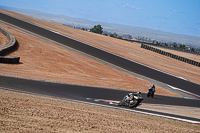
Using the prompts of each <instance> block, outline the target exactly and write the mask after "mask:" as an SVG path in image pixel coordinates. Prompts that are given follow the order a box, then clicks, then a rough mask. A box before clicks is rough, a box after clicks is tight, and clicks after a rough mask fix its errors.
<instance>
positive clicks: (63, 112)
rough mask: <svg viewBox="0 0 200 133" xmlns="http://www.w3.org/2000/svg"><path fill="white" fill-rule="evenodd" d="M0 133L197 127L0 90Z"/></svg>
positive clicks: (175, 131)
mask: <svg viewBox="0 0 200 133" xmlns="http://www.w3.org/2000/svg"><path fill="white" fill-rule="evenodd" d="M0 132H34V133H35V132H57V133H62V132H63V133H65V132H74V133H76V132H91V133H94V132H102V133H105V132H111V133H120V132H121V133H130V132H138V133H146V132H148V133H155V132H158V133H160V132H165V133H198V132H200V126H199V125H198V124H188V123H186V122H180V121H176V120H171V119H166V118H160V117H154V116H148V115H143V114H138V113H133V112H132V113H130V112H126V111H120V110H115V109H110V108H105V107H98V106H94V105H93V106H92V105H85V104H81V103H74V102H71V101H67V100H66V101H60V100H53V99H48V98H41V97H37V96H30V95H24V94H17V93H13V92H8V91H4V90H0Z"/></svg>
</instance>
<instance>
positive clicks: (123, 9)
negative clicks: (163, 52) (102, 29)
mask: <svg viewBox="0 0 200 133" xmlns="http://www.w3.org/2000/svg"><path fill="white" fill-rule="evenodd" d="M0 5H1V6H8V7H15V8H21V9H31V10H36V11H41V12H45V13H50V14H56V15H65V16H69V17H73V18H81V19H86V20H90V21H100V22H106V23H116V24H121V25H128V26H136V27H144V28H150V29H155V30H161V31H164V32H170V33H175V34H185V35H191V36H198V37H200V17H199V12H200V8H199V7H200V1H198V0H192V1H190V0H181V1H174V0H162V1H160V0H151V1H149V0H126V1H124V0H109V1H107V0H95V1H89V0H67V1H65V0H49V1H46V0H41V1H36V0H29V1H26V0H18V1H15V0H9V1H1V2H0Z"/></svg>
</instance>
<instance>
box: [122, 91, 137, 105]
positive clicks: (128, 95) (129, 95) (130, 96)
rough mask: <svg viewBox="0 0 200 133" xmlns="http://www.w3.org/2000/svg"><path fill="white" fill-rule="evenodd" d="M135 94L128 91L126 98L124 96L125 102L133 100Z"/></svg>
mask: <svg viewBox="0 0 200 133" xmlns="http://www.w3.org/2000/svg"><path fill="white" fill-rule="evenodd" d="M133 95H134V94H133V93H128V94H127V95H126V96H125V97H124V98H123V101H122V102H123V103H125V102H126V101H128V100H129V101H130V100H132V99H133V98H134V96H133Z"/></svg>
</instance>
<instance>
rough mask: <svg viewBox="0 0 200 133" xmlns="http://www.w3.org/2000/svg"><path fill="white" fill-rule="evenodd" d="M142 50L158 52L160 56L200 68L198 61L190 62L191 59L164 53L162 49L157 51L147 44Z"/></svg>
mask: <svg viewBox="0 0 200 133" xmlns="http://www.w3.org/2000/svg"><path fill="white" fill-rule="evenodd" d="M141 48H144V49H147V50H150V51H153V52H156V53H158V54H162V55H165V56H168V57H171V58H173V59H176V60H180V61H183V62H185V63H188V64H191V65H195V66H198V67H200V62H197V61H194V60H190V59H187V58H185V57H181V56H178V55H175V54H172V53H169V52H165V51H162V50H160V49H157V48H154V47H151V46H148V45H145V44H141Z"/></svg>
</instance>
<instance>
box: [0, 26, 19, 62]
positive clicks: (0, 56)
mask: <svg viewBox="0 0 200 133" xmlns="http://www.w3.org/2000/svg"><path fill="white" fill-rule="evenodd" d="M0 32H1V33H2V34H4V35H5V36H6V37H7V38H8V39H9V43H8V44H7V45H5V46H3V47H0V63H12V64H17V63H19V60H20V57H16V56H12V57H5V56H6V55H8V54H9V53H11V52H13V51H14V50H16V49H17V48H18V44H17V41H16V39H15V37H14V36H13V35H12V34H11V33H9V32H8V31H6V30H5V29H4V28H2V27H0Z"/></svg>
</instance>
